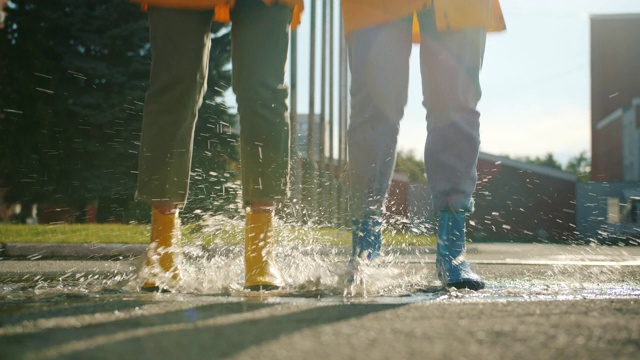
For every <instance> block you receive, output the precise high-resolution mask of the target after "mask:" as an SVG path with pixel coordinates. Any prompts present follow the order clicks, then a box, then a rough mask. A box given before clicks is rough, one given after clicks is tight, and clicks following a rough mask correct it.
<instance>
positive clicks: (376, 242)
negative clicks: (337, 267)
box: [345, 217, 382, 286]
mask: <svg viewBox="0 0 640 360" xmlns="http://www.w3.org/2000/svg"><path fill="white" fill-rule="evenodd" d="M352 224H353V225H352V230H351V231H352V238H351V246H352V247H351V259H349V264H348V265H347V271H346V279H345V283H346V284H347V285H350V286H352V285H364V280H363V279H362V278H361V277H360V276H361V275H362V274H360V267H361V265H362V264H363V263H368V262H369V261H371V260H373V259H375V258H377V257H378V256H380V248H381V247H382V223H381V221H380V220H379V219H376V218H373V217H368V218H367V219H366V220H358V219H353V222H352Z"/></svg>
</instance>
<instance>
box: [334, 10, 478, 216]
mask: <svg viewBox="0 0 640 360" xmlns="http://www.w3.org/2000/svg"><path fill="white" fill-rule="evenodd" d="M419 20H420V31H421V34H420V37H421V43H420V70H421V74H422V92H423V105H424V106H425V108H426V109H427V118H426V120H427V139H426V144H425V148H424V159H425V168H426V175H427V178H428V182H429V187H430V189H431V194H432V197H433V206H434V210H436V211H438V210H447V211H455V212H457V211H465V212H472V211H473V198H472V195H473V192H474V190H475V186H476V181H477V160H478V152H479V147H480V122H479V118H480V114H479V112H478V111H477V110H476V106H477V104H478V101H479V100H480V96H481V90H480V81H479V74H480V68H481V66H482V59H483V56H484V48H485V39H486V31H485V30H484V29H480V28H472V29H466V30H462V31H447V32H438V31H437V30H436V27H435V22H434V16H433V11H432V10H431V9H424V10H423V11H421V12H419ZM411 21H412V18H411V17H408V18H406V19H401V20H398V21H395V22H391V23H387V24H384V25H380V26H376V27H371V28H366V29H363V30H359V31H356V32H353V33H351V34H349V36H348V38H347V45H348V51H349V68H350V71H351V122H350V125H349V133H348V144H349V165H350V170H349V172H350V190H351V196H352V203H351V206H350V208H351V213H352V216H353V218H354V219H365V220H366V218H368V217H371V216H374V217H377V216H380V215H381V214H382V211H383V206H384V200H385V197H386V194H387V191H388V189H389V185H390V182H391V176H392V175H393V171H394V167H395V160H396V145H397V141H398V132H399V129H400V120H401V119H402V117H403V115H404V107H405V105H406V102H407V92H408V84H409V55H410V53H411V48H412V43H411Z"/></svg>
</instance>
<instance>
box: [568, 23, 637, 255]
mask: <svg viewBox="0 0 640 360" xmlns="http://www.w3.org/2000/svg"><path fill="white" fill-rule="evenodd" d="M638 39H640V14H624V15H593V16H591V180H592V182H589V183H578V185H577V189H576V194H577V199H578V202H577V206H576V216H577V226H578V232H579V233H580V234H581V236H582V237H583V238H586V239H593V240H597V241H610V242H616V241H619V240H631V241H634V242H635V241H637V240H638V239H640V219H639V217H640V216H639V215H640V209H639V208H640V43H639V42H638Z"/></svg>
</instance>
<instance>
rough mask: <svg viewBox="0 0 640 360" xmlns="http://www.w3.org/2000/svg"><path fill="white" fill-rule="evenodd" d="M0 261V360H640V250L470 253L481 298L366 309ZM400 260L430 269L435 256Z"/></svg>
mask: <svg viewBox="0 0 640 360" xmlns="http://www.w3.org/2000/svg"><path fill="white" fill-rule="evenodd" d="M8 248H10V246H9V247H8ZM8 248H5V252H4V256H3V258H2V260H0V359H114V358H121V359H218V358H232V359H256V358H260V359H301V358H308V359H416V358H418V359H574V358H575V359H638V358H640V247H601V246H597V247H594V246H561V245H539V244H538V245H523V244H506V245H505V244H477V245H474V246H472V247H471V248H470V253H469V259H470V261H471V262H472V264H473V266H474V268H475V269H476V270H477V271H478V272H479V273H481V274H482V276H483V277H484V279H485V280H486V281H487V289H486V290H483V291H479V292H472V291H454V290H450V289H449V290H447V289H440V290H433V289H431V288H428V287H427V288H425V289H419V288H411V289H409V290H407V291H406V293H397V292H396V293H393V295H388V296H384V295H382V296H367V297H365V296H353V297H351V296H347V297H345V296H342V295H341V294H336V293H335V292H331V291H326V290H327V289H325V291H316V292H313V291H307V292H301V293H297V294H296V293H295V292H289V293H274V294H265V293H262V294H256V293H245V292H242V291H235V292H234V291H230V292H228V293H224V294H223V293H218V294H205V295H203V294H193V293H187V294H184V293H183V294H148V293H140V292H137V291H135V290H131V289H126V288H125V289H119V288H117V286H115V285H114V283H115V284H117V283H118V282H117V281H116V282H113V281H112V280H113V279H116V278H119V279H121V280H122V279H125V280H126V277H127V276H129V275H130V274H133V273H135V271H136V263H137V261H138V260H136V259H132V258H131V257H129V256H125V254H122V253H117V252H116V253H114V254H111V255H110V256H113V258H112V259H111V260H96V259H92V256H93V255H91V254H89V255H87V254H80V253H77V254H76V255H73V254H72V251H70V250H69V249H66V251H67V253H66V255H64V256H62V257H60V256H58V257H56V255H51V256H49V255H46V254H43V253H42V249H40V250H39V252H36V253H32V254H26V255H25V254H22V255H12V256H7V253H6V250H7V249H8ZM23 250H24V249H23ZM129 250H130V249H129ZM389 251H390V252H393V251H395V250H393V249H391V250H389ZM133 256H135V255H133ZM397 256H398V259H401V260H402V264H404V266H405V267H406V268H408V269H412V268H416V269H422V268H431V267H432V265H433V264H432V260H433V253H432V250H430V249H410V251H407V250H406V249H405V250H403V251H400V250H398V251H397ZM29 259H35V260H29ZM114 259H115V260H114ZM121 282H122V281H120V283H121ZM106 283H108V284H109V286H103V285H104V284H106Z"/></svg>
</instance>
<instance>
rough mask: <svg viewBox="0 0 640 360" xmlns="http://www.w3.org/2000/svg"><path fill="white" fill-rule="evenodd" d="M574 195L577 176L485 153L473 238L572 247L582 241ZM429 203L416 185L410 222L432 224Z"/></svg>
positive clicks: (423, 187) (411, 197) (426, 194)
mask: <svg viewBox="0 0 640 360" xmlns="http://www.w3.org/2000/svg"><path fill="white" fill-rule="evenodd" d="M575 189H576V176H575V175H572V174H569V173H566V172H564V171H561V170H557V169H553V168H549V167H546V166H540V165H535V164H530V163H526V162H523V161H518V160H513V159H510V158H507V157H502V156H496V155H491V154H487V153H480V156H479V158H478V185H477V189H476V193H475V200H476V210H475V212H474V213H473V214H471V216H470V217H469V225H468V227H467V231H468V233H469V237H470V238H472V239H474V238H475V239H478V240H481V239H487V240H489V239H491V240H493V239H502V240H523V239H531V240H540V239H542V240H549V241H559V242H562V241H566V242H569V241H571V240H573V239H575V238H576V237H577V234H576V215H575V203H576V201H575V200H576V197H575ZM430 198H431V196H430V194H429V190H428V187H427V184H426V183H423V184H411V186H410V187H409V206H408V208H409V213H410V217H411V218H415V219H421V218H422V219H426V218H429V213H430V212H431V210H432V209H431V201H430ZM418 222H419V221H417V220H412V221H411V223H418ZM431 231H433V229H432V230H431Z"/></svg>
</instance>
